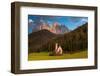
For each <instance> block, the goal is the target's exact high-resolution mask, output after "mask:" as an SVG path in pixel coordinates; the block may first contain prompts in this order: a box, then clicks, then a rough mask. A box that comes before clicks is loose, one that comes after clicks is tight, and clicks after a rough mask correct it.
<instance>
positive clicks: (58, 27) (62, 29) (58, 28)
mask: <svg viewBox="0 0 100 76" xmlns="http://www.w3.org/2000/svg"><path fill="white" fill-rule="evenodd" d="M29 26H32V27H31V28H32V29H33V30H32V32H36V31H39V30H43V29H45V30H48V31H50V32H52V33H55V34H64V33H67V32H69V31H70V30H69V29H68V27H67V26H65V25H62V24H59V23H58V22H54V23H53V24H52V25H49V24H48V23H45V22H37V23H36V24H33V23H32V22H31V23H29Z"/></svg>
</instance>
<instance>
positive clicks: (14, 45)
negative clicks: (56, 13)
mask: <svg viewBox="0 0 100 76" xmlns="http://www.w3.org/2000/svg"><path fill="white" fill-rule="evenodd" d="M22 6H24V7H26V6H27V7H43V8H44V7H45V8H58V9H59V8H61V9H74V10H75V9H79V10H93V11H94V13H95V15H94V16H95V17H94V20H95V21H94V25H95V27H94V29H95V31H94V42H95V44H94V51H95V53H94V65H93V66H91V65H90V66H80V67H77V66H75V67H61V68H47V69H27V70H21V69H20V23H21V22H20V8H21V7H22ZM86 69H97V7H93V6H77V5H61V4H46V3H28V2H13V3H11V72H12V73H15V74H23V73H40V72H57V71H73V70H86Z"/></svg>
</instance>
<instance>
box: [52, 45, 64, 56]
mask: <svg viewBox="0 0 100 76" xmlns="http://www.w3.org/2000/svg"><path fill="white" fill-rule="evenodd" d="M54 52H55V55H62V54H63V49H62V47H61V46H60V45H58V43H56V44H55V50H54Z"/></svg>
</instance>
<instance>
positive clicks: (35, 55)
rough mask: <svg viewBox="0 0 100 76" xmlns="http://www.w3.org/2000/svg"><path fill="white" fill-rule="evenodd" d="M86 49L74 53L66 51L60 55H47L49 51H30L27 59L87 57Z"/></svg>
mask: <svg viewBox="0 0 100 76" xmlns="http://www.w3.org/2000/svg"><path fill="white" fill-rule="evenodd" d="M87 57H88V51H81V52H76V53H72V54H69V53H66V54H63V55H62V56H49V52H40V53H30V54H29V55H28V60H29V61H32V60H56V59H79V58H87Z"/></svg>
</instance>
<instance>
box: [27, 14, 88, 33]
mask: <svg viewBox="0 0 100 76" xmlns="http://www.w3.org/2000/svg"><path fill="white" fill-rule="evenodd" d="M39 21H41V22H45V23H47V24H49V25H50V26H52V25H53V23H54V22H58V23H59V24H61V25H65V26H66V27H68V29H70V30H74V29H75V28H77V27H78V26H81V25H83V24H85V23H87V22H88V17H77V16H76V17H75V16H51V15H49V16H46V15H28V23H33V26H34V24H36V23H38V22H39ZM28 30H29V31H28V32H31V30H32V26H29V25H28Z"/></svg>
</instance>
